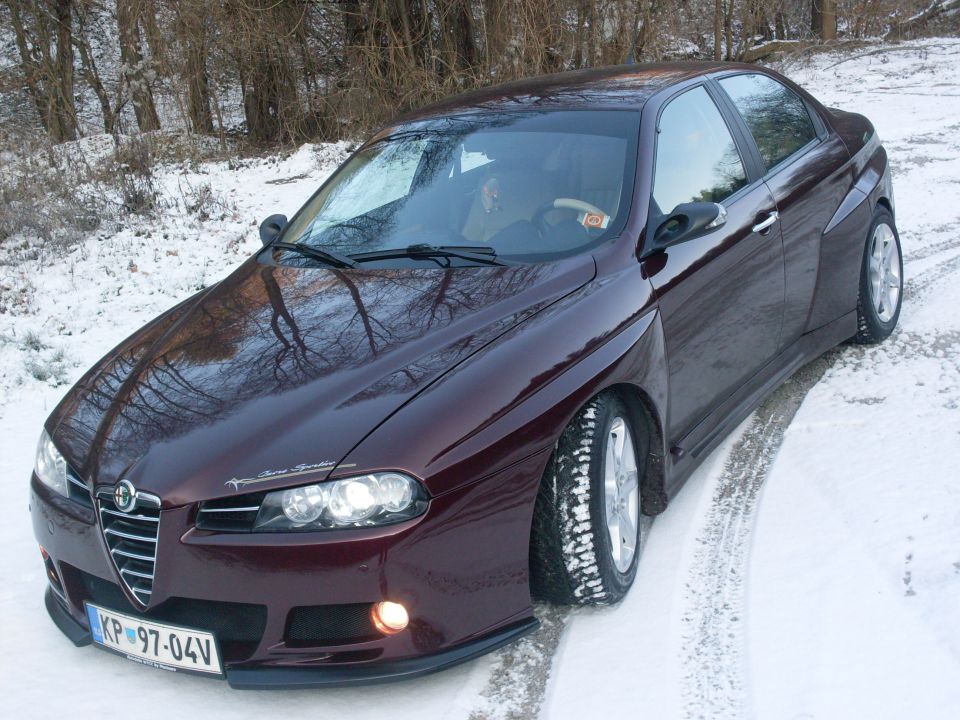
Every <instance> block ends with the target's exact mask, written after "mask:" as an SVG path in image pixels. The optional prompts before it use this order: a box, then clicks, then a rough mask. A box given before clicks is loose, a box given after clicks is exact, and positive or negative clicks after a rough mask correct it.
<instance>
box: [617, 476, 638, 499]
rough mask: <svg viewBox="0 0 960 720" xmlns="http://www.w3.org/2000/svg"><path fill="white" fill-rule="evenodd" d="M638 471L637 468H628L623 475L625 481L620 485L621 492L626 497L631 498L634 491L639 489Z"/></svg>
mask: <svg viewBox="0 0 960 720" xmlns="http://www.w3.org/2000/svg"><path fill="white" fill-rule="evenodd" d="M637 480H638V478H637V471H636V469H633V470H628V471H627V472H626V473H625V474H624V477H623V483H621V485H620V494H621V495H622V496H624V497H626V498H629V497H630V496H631V495H632V494H633V493H634V492H636V491H637Z"/></svg>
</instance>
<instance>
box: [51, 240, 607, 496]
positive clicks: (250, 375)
mask: <svg viewBox="0 0 960 720" xmlns="http://www.w3.org/2000/svg"><path fill="white" fill-rule="evenodd" d="M585 260H587V261H588V262H585ZM588 265H589V267H587V266H588ZM592 274H593V264H592V260H589V258H586V259H584V258H579V259H576V258H575V259H571V260H570V261H566V262H564V263H558V264H553V265H527V266H520V267H516V266H512V267H491V268H467V269H456V270H440V269H437V268H429V269H427V268H424V269H420V268H417V269H404V270H396V269H391V270H347V271H338V270H316V269H313V270H311V269H300V268H292V267H276V266H266V265H259V264H256V263H255V262H253V261H250V262H248V263H247V264H245V265H244V266H243V267H241V268H240V269H239V270H238V271H237V272H236V273H234V274H233V275H232V276H230V277H229V278H227V279H226V280H224V281H223V282H222V283H221V284H220V285H218V286H216V287H214V288H212V289H211V290H209V291H208V292H207V293H205V294H204V295H202V296H200V297H198V298H197V299H195V300H193V301H191V302H188V303H186V304H184V306H181V307H179V308H176V309H175V310H174V311H172V312H171V313H170V314H169V316H167V317H164V318H162V319H161V320H160V321H158V322H156V323H154V324H152V325H150V326H148V327H147V328H145V329H144V330H141V331H140V332H139V333H137V334H135V335H134V336H132V337H131V338H130V339H129V340H127V341H126V342H125V343H124V344H123V345H121V346H120V347H119V348H118V350H117V351H115V353H114V354H112V355H111V356H108V357H107V358H105V359H104V360H103V361H102V362H101V365H100V367H99V368H97V369H96V371H95V372H92V373H90V374H89V375H88V376H87V377H85V378H84V379H83V380H82V381H81V382H80V383H78V384H77V386H76V387H75V388H74V389H73V390H72V391H71V392H70V394H68V396H67V398H66V399H65V400H64V402H63V403H62V404H61V406H60V407H59V408H58V410H57V412H56V413H55V416H54V418H55V421H56V422H59V425H58V426H57V428H56V430H55V437H56V441H57V443H58V444H59V445H60V447H61V449H62V450H63V451H64V452H65V454H66V455H67V456H68V457H69V458H70V459H71V460H72V461H73V462H74V463H76V464H78V465H79V467H78V470H80V471H81V472H82V473H83V475H84V476H85V477H88V478H91V477H92V479H93V480H94V481H95V482H114V481H115V480H116V479H118V478H119V477H120V475H121V473H125V472H128V469H129V467H130V465H131V464H133V463H135V462H136V461H137V460H139V459H141V458H142V457H143V456H145V455H147V454H153V455H158V457H157V458H156V462H157V463H159V467H160V468H162V469H163V471H164V472H163V473H161V474H167V473H168V472H174V471H176V472H180V473H187V474H195V473H196V472H197V470H198V468H207V469H209V470H210V471H211V472H215V474H216V476H217V477H223V475H224V474H227V476H228V477H229V473H232V472H249V473H254V474H255V473H256V472H259V471H260V470H262V469H264V468H265V467H269V466H270V464H271V463H274V464H275V463H280V464H281V465H283V464H289V463H291V462H294V463H296V462H311V461H317V462H319V461H337V460H339V459H340V457H342V456H343V454H344V453H346V452H347V451H349V449H350V448H351V447H352V446H353V445H354V444H355V443H356V442H358V441H359V440H360V439H362V437H363V435H365V434H366V433H367V432H369V431H370V430H371V429H373V427H375V426H376V425H377V424H379V422H381V421H382V420H383V419H385V418H386V417H387V416H388V415H389V414H390V413H391V412H392V411H394V410H395V409H397V408H398V407H399V406H400V405H401V404H402V403H403V402H405V401H406V400H407V399H409V398H410V397H412V395H413V394H414V393H416V392H417V391H418V390H419V389H421V388H422V387H424V386H425V385H426V384H428V383H429V382H431V381H432V380H433V379H435V378H436V377H438V376H439V375H440V374H442V372H444V371H445V370H446V369H448V368H450V367H452V366H453V365H455V364H456V363H457V362H459V361H460V360H462V359H463V358H465V357H466V356H468V355H469V354H471V353H472V352H474V351H475V350H476V349H478V348H479V347H481V346H482V345H484V344H486V343H487V342H489V341H490V340H492V339H493V338H495V337H496V336H497V335H499V334H500V333H502V332H504V331H505V330H506V329H508V328H509V327H511V326H512V325H514V324H516V323H517V322H520V321H522V320H523V319H524V318H525V317H526V316H528V315H530V314H531V313H533V312H535V311H536V310H537V309H538V308H540V307H542V306H543V305H544V304H545V303H547V302H550V301H552V300H555V299H557V298H558V297H560V296H562V295H564V294H566V293H567V292H570V291H571V290H573V289H575V288H576V287H579V286H580V285H582V284H583V283H584V282H586V281H587V280H588V279H589V278H590V277H591V276H592ZM310 421H313V422H310ZM321 429H322V430H323V431H324V432H325V433H326V437H324V438H323V440H322V441H320V439H319V438H320V435H319V434H318V431H320V430H321ZM307 439H309V441H307ZM298 441H299V442H298ZM161 445H162V448H160V446H161ZM260 445H262V446H263V450H262V451H259V450H257V448H256V447H255V446H260ZM271 445H272V446H274V450H277V449H278V448H283V447H286V448H288V450H287V451H286V452H284V453H283V454H285V455H286V454H287V453H289V452H293V451H292V450H290V449H289V448H294V447H296V448H299V453H298V454H294V455H288V456H286V457H283V458H280V457H276V456H277V454H278V453H277V452H270V451H269V446H271ZM251 446H254V447H251ZM160 453H162V454H163V457H162V458H160V457H159V454H160ZM231 453H232V457H228V456H230V455H231ZM185 456H192V457H190V458H189V460H185V459H184V457H185ZM238 456H242V457H238ZM271 456H272V457H271ZM258 463H262V464H258ZM155 464H156V463H155ZM228 468H230V469H229V471H228ZM153 480H154V478H153V476H152V475H151V481H153ZM171 482H172V480H171ZM220 482H221V483H222V480H221V481H220ZM164 484H166V483H164Z"/></svg>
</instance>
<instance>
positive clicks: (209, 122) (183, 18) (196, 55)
mask: <svg viewBox="0 0 960 720" xmlns="http://www.w3.org/2000/svg"><path fill="white" fill-rule="evenodd" d="M177 30H178V32H179V33H180V41H181V47H182V48H183V58H182V63H183V64H182V66H181V72H180V77H181V79H182V81H183V84H184V85H186V88H187V115H188V116H189V119H190V126H191V127H192V128H193V130H194V131H195V132H200V133H209V132H213V116H212V115H211V114H210V84H209V80H208V77H207V26H206V22H205V21H204V17H203V9H202V8H200V7H197V6H195V5H193V4H192V3H187V2H180V3H178V5H177Z"/></svg>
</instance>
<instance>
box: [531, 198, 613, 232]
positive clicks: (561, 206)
mask: <svg viewBox="0 0 960 720" xmlns="http://www.w3.org/2000/svg"><path fill="white" fill-rule="evenodd" d="M551 210H576V211H577V212H583V213H589V214H591V215H599V216H600V217H606V216H607V214H606V213H605V212H604V211H603V210H601V209H600V208H598V207H597V206H596V205H592V204H590V203H588V202H587V201H586V200H578V199H577V198H556V199H555V200H551V201H550V202H546V203H544V204H543V205H541V206H540V207H539V208H537V211H536V212H535V213H533V217H532V218H530V222H532V223H533V224H534V225H535V226H536V228H537V230H539V231H540V234H541V235H544V234H545V233H546V232H547V231H548V230H549V229H550V226H549V225H548V224H547V221H546V215H547V213H548V212H550V211H551ZM587 229H592V228H587Z"/></svg>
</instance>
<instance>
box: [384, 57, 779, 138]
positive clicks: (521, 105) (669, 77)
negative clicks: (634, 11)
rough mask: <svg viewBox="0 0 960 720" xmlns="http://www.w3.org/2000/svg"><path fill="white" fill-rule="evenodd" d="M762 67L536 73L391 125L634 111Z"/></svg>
mask: <svg viewBox="0 0 960 720" xmlns="http://www.w3.org/2000/svg"><path fill="white" fill-rule="evenodd" d="M743 69H750V70H752V71H754V72H757V71H758V70H760V71H761V72H762V71H763V69H762V68H757V66H755V65H745V64H742V63H720V62H671V63H646V64H639V65H616V66H612V67H604V68H592V69H589V70H574V71H570V72H563V73H556V74H553V75H540V76H539V77H533V78H527V79H524V80H515V81H512V82H507V83H502V84H500V85H492V86H490V87H486V88H481V89H479V90H473V91H470V92H466V93H462V94H460V95H454V96H451V97H448V98H445V99H443V100H441V101H439V102H436V103H433V104H431V105H427V106H425V107H423V108H420V109H418V110H414V111H411V112H408V113H406V114H405V115H403V116H401V117H400V118H398V119H397V121H396V124H400V123H406V122H412V121H416V120H425V119H429V118H433V117H441V116H444V115H457V114H461V113H473V112H497V111H504V110H506V111H511V110H521V109H571V110H580V109H611V110H612V109H626V110H630V109H633V110H639V109H640V108H641V107H643V104H644V103H645V102H646V101H647V100H648V99H649V98H650V96H651V95H653V94H654V93H656V92H658V91H660V90H662V89H664V88H666V87H669V86H671V85H675V84H677V83H679V82H683V81H684V80H689V79H691V78H694V77H697V76H700V75H706V74H709V73H712V72H717V71H720V70H743Z"/></svg>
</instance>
